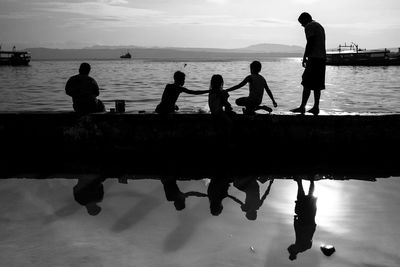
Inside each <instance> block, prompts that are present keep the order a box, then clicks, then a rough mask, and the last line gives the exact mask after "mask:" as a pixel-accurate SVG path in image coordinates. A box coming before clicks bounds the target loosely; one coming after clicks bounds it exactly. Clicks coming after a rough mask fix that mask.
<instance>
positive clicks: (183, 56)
mask: <svg viewBox="0 0 400 267" xmlns="http://www.w3.org/2000/svg"><path fill="white" fill-rule="evenodd" d="M27 50H28V51H30V52H31V55H32V60H33V61H34V60H95V59H103V60H107V59H108V60H111V59H119V57H120V56H121V55H123V54H125V53H126V52H127V51H129V52H130V53H131V54H132V57H133V58H134V59H143V60H160V61H167V60H175V61H209V60H218V61H219V60H256V59H259V60H262V59H265V58H270V57H299V56H301V55H302V51H303V48H302V47H299V46H288V45H278V44H259V45H253V46H249V47H245V48H238V49H219V48H184V47H165V48H157V47H153V48H145V47H137V46H93V47H88V48H84V49H50V48H28V49H27Z"/></svg>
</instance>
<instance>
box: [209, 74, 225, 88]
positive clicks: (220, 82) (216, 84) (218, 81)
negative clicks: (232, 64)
mask: <svg viewBox="0 0 400 267" xmlns="http://www.w3.org/2000/svg"><path fill="white" fill-rule="evenodd" d="M223 86H224V79H223V78H222V76H221V75H219V74H214V75H213V76H212V77H211V82H210V90H213V91H214V90H216V91H218V90H222V87H223Z"/></svg>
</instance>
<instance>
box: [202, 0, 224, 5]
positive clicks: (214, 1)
mask: <svg viewBox="0 0 400 267" xmlns="http://www.w3.org/2000/svg"><path fill="white" fill-rule="evenodd" d="M206 2H208V3H212V4H219V5H223V4H227V3H229V0H206Z"/></svg>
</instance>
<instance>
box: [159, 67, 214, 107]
mask: <svg viewBox="0 0 400 267" xmlns="http://www.w3.org/2000/svg"><path fill="white" fill-rule="evenodd" d="M184 84H185V73H183V72H181V71H177V72H175V73H174V83H172V84H167V85H166V86H165V89H164V92H163V94H162V97H161V102H160V104H158V105H157V107H156V112H157V113H161V114H167V113H173V112H175V111H176V110H179V108H178V106H177V105H176V100H178V97H179V95H180V94H181V93H182V92H183V93H187V94H192V95H201V94H205V93H208V92H209V91H210V90H198V91H193V90H189V89H187V88H185V87H183V85H184Z"/></svg>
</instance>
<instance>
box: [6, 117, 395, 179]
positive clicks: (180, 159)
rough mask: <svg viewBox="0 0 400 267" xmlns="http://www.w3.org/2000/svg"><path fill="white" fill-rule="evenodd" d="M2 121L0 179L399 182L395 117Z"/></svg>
mask: <svg viewBox="0 0 400 267" xmlns="http://www.w3.org/2000/svg"><path fill="white" fill-rule="evenodd" d="M226 125H227V124H226V123H224V122H221V121H220V120H217V119H215V118H213V117H212V116H211V115H210V114H171V115H165V116H164V115H158V114H153V113H145V114H137V113H98V114H90V115H86V116H78V115H77V114H75V113H73V112H17V113H12V112H9V113H5V112H3V113H0V147H1V153H0V162H1V165H0V166H1V167H0V178H3V179H4V178H38V179H49V178H68V177H69V178H76V177H79V175H83V174H90V173H94V174H99V175H104V176H105V177H110V178H113V177H123V176H125V177H156V178H157V177H163V176H175V177H178V179H199V178H204V177H215V176H220V175H225V176H237V177H239V176H273V177H291V176H296V175H305V174H313V175H314V174H322V175H333V177H335V176H336V177H350V176H354V177H356V176H363V177H388V176H398V175H399V174H400V164H399V156H398V155H399V151H400V114H379V115H372V114H370V115H320V116H308V115H266V114H257V115H253V116H252V115H242V114H237V115H235V116H233V117H232V128H231V138H230V141H229V138H227V136H228V135H229V134H228V133H229V131H228V130H227V128H226Z"/></svg>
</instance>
